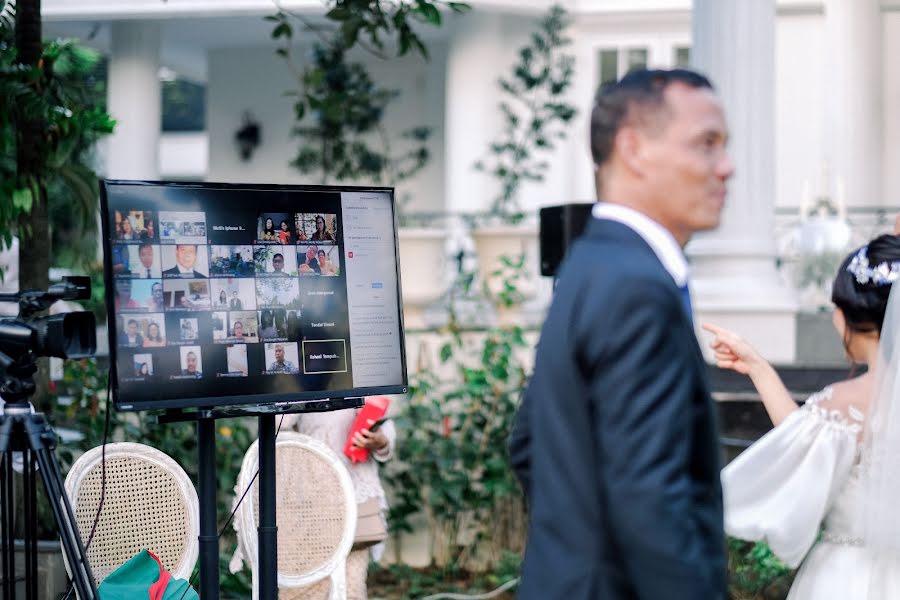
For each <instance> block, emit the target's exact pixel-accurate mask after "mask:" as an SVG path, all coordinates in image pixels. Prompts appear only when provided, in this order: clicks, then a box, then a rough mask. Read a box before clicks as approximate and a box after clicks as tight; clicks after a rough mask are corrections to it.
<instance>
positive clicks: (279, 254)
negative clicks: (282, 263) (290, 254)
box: [272, 252, 284, 262]
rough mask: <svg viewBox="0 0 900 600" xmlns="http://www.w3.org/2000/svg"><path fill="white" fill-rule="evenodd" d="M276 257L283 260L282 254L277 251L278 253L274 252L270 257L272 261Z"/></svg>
mask: <svg viewBox="0 0 900 600" xmlns="http://www.w3.org/2000/svg"><path fill="white" fill-rule="evenodd" d="M276 258H280V259H281V260H284V255H283V254H281V253H280V252H279V253H277V254H275V256H273V257H272V261H273V262H274V261H275V259H276Z"/></svg>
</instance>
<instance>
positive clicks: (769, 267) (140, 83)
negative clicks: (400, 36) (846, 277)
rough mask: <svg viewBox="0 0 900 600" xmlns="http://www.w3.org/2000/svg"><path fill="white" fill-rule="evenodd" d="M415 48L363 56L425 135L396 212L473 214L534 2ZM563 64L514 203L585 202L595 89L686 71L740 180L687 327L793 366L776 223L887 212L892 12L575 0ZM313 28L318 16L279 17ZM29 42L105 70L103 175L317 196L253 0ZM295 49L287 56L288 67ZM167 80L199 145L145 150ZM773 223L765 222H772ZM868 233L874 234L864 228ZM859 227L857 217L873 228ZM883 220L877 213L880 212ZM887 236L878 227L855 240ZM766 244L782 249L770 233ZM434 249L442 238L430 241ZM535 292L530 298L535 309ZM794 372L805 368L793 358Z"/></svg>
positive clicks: (893, 197)
mask: <svg viewBox="0 0 900 600" xmlns="http://www.w3.org/2000/svg"><path fill="white" fill-rule="evenodd" d="M471 4H472V5H473V10H472V12H470V13H469V14H467V15H463V16H452V15H447V16H446V19H445V23H444V26H443V27H441V28H440V29H437V30H434V31H424V30H423V34H424V37H425V40H426V43H427V45H428V48H429V52H430V54H431V59H430V61H428V62H426V61H424V60H422V59H421V58H419V57H412V56H410V57H404V58H400V59H392V60H390V61H382V60H379V59H377V58H374V57H371V56H368V55H365V54H363V53H360V54H358V55H357V58H358V59H359V60H360V61H361V62H365V63H367V64H368V65H369V66H370V68H371V73H372V76H373V79H375V80H376V81H377V82H378V83H379V84H381V85H384V86H385V87H388V88H395V89H398V90H400V91H401V95H400V97H399V99H398V100H397V101H395V102H394V103H393V104H392V105H391V106H390V108H389V109H388V112H387V115H386V125H387V128H388V130H389V131H400V130H403V129H407V128H409V127H411V126H417V125H425V126H428V127H430V128H431V129H432V137H431V141H430V145H429V147H430V151H431V157H432V158H431V161H430V163H429V165H428V166H427V167H426V168H425V169H424V170H423V171H422V172H421V173H419V174H418V175H417V176H416V177H415V178H414V179H412V180H410V181H407V182H403V183H402V184H401V185H400V186H399V187H398V192H399V195H406V194H408V195H409V197H410V199H411V201H410V204H409V206H408V207H407V210H408V211H412V212H416V211H423V212H438V213H464V212H479V211H484V210H486V209H487V207H488V205H489V203H490V200H491V198H492V197H493V195H494V192H495V191H496V189H497V184H496V183H495V182H494V181H492V180H491V179H490V178H489V177H487V176H486V175H484V174H481V173H478V172H476V171H475V170H474V169H473V163H474V162H475V161H476V160H478V159H479V158H484V157H485V156H486V154H487V152H488V146H489V143H490V142H491V141H492V140H493V139H494V138H495V137H496V136H497V135H498V134H499V132H500V128H501V126H502V115H501V113H500V111H499V110H498V107H497V103H498V101H499V93H498V88H497V85H496V80H497V78H498V77H499V76H502V75H506V74H507V73H508V72H509V70H510V67H511V65H512V63H513V62H514V60H515V57H516V52H517V50H518V49H519V48H520V47H521V46H522V45H523V44H524V43H526V42H527V39H528V35H529V33H530V31H531V30H532V29H533V27H534V24H535V22H536V20H537V18H538V17H539V16H540V15H541V14H542V13H543V12H544V11H545V10H546V9H547V8H549V6H550V4H551V3H550V2H548V1H545V0H529V1H527V2H514V1H512V0H489V1H479V0H472V1H471ZM562 4H563V6H564V7H565V8H566V9H567V10H568V11H569V12H570V14H571V17H572V26H571V28H570V31H569V34H570V37H571V38H572V40H573V44H572V46H571V47H570V52H571V53H572V54H574V55H575V57H576V75H575V84H574V87H573V89H572V91H571V94H570V101H571V102H572V103H573V104H574V105H576V106H577V108H578V110H579V114H578V117H577V118H576V120H575V122H574V123H573V124H572V126H571V128H570V129H569V130H568V138H567V139H566V140H564V141H563V142H561V143H560V144H558V146H557V148H556V150H555V151H554V152H553V153H552V155H550V156H548V161H549V163H550V168H549V170H548V172H547V174H546V178H545V180H544V181H543V182H540V183H528V184H526V185H525V187H524V188H523V189H522V191H521V194H520V197H519V201H520V204H521V206H522V207H523V208H525V209H527V210H530V211H535V210H536V209H538V208H539V207H541V206H546V205H552V204H561V203H567V202H578V201H580V202H585V201H591V200H593V199H594V188H593V181H594V178H593V166H592V164H591V160H590V154H589V150H588V141H587V140H588V127H587V123H588V117H589V114H590V107H591V100H592V97H593V95H594V93H595V90H596V88H597V86H598V85H599V84H600V83H601V82H602V81H606V80H610V79H615V78H617V77H619V76H621V75H622V74H624V72H625V71H626V70H627V69H629V68H631V67H634V66H641V65H648V66H651V67H672V66H675V65H685V64H688V63H690V64H694V65H696V66H697V67H698V68H700V69H701V70H703V71H705V72H707V73H708V74H710V76H711V78H712V79H713V81H714V83H715V84H716V86H717V88H718V89H719V92H720V94H721V95H722V98H723V100H724V102H725V105H726V110H727V112H728V117H729V123H730V126H731V128H732V142H731V144H732V146H731V147H732V151H733V154H734V157H735V160H736V165H737V175H736V176H735V178H734V180H733V182H732V185H731V188H730V196H729V199H728V205H727V208H726V213H725V215H724V220H723V226H722V228H721V229H720V230H719V231H718V232H714V233H711V234H706V235H702V236H698V238H697V239H696V240H694V241H693V242H692V243H691V245H690V246H689V247H688V254H689V256H690V258H691V261H692V264H693V268H694V298H695V301H694V305H695V308H696V310H697V312H698V318H697V319H696V320H697V321H698V322H699V321H701V320H704V319H712V320H715V321H716V322H719V323H721V324H723V325H726V326H733V327H735V328H737V329H738V330H740V331H742V332H745V333H746V334H747V337H748V338H749V339H750V340H751V341H753V342H755V343H756V344H757V345H758V346H759V347H760V348H761V349H762V351H763V352H764V354H765V355H766V356H767V357H768V358H770V359H772V360H774V361H776V362H780V363H791V362H794V361H796V360H798V350H797V348H798V341H797V340H798V335H801V334H800V333H798V331H797V325H796V324H797V314H798V311H801V310H802V309H803V308H804V307H805V304H804V301H803V298H802V297H800V296H799V295H798V293H797V291H796V290H795V289H794V286H792V285H791V282H790V281H788V280H786V278H785V272H784V270H781V271H779V270H777V269H776V257H777V256H779V255H780V254H781V253H783V249H784V239H783V238H784V236H783V235H782V234H781V233H779V231H780V230H779V227H780V225H779V223H782V222H784V221H785V220H787V221H788V222H790V223H792V224H798V223H799V219H800V214H801V212H805V211H807V207H808V206H809V205H811V204H812V201H813V200H815V199H816V198H818V197H828V198H830V199H831V200H832V202H833V203H834V204H835V206H838V207H840V206H842V205H843V206H845V207H848V208H849V209H850V212H851V213H852V212H854V211H856V212H857V213H859V214H865V215H868V216H867V218H869V217H872V215H878V214H881V213H878V211H877V210H876V209H878V208H881V207H886V213H885V214H887V213H891V212H896V210H894V209H893V208H891V207H898V208H900V168H896V167H895V166H894V165H895V164H898V163H900V62H898V61H896V60H893V57H894V56H898V55H900V0H778V1H777V2H776V1H775V0H753V1H752V2H747V1H746V0H695V1H694V2H693V3H691V2H690V1H689V0H572V1H569V2H563V3H562ZM281 6H283V7H284V8H286V9H289V10H291V11H297V12H301V13H304V14H306V15H308V16H310V17H312V18H316V16H317V15H321V13H322V12H323V11H322V4H321V3H320V2H318V1H317V0H293V1H287V0H286V1H285V2H282V3H281ZM43 11H44V23H45V34H46V35H75V36H78V37H81V38H82V39H83V40H85V42H86V43H88V44H90V45H95V46H96V47H98V48H100V49H101V50H103V51H104V52H106V53H108V56H109V61H110V62H109V110H110V112H111V113H112V115H113V117H114V118H115V119H116V120H117V121H118V126H117V130H116V134H115V135H114V136H113V138H112V139H111V140H110V142H109V144H108V147H107V148H106V156H107V162H106V173H105V175H106V176H109V177H116V178H138V179H157V178H177V179H198V180H207V181H225V182H265V183H318V181H315V180H313V179H311V178H310V177H308V176H305V175H303V174H301V173H299V172H298V171H296V170H295V169H293V168H292V167H290V166H289V162H290V160H291V159H292V158H293V156H294V153H295V151H296V148H297V145H298V144H297V140H296V139H295V138H292V136H291V128H292V127H293V125H294V123H293V118H292V108H291V107H292V101H291V98H289V97H286V96H284V94H283V92H285V91H287V90H290V89H296V81H295V80H294V79H293V75H292V74H291V71H290V70H289V69H288V67H287V66H286V64H285V63H284V61H283V60H282V59H281V58H279V57H278V56H276V55H275V52H274V51H275V49H276V47H277V46H276V42H274V41H273V40H272V39H271V37H270V32H271V23H267V22H264V21H263V19H262V17H263V16H265V15H268V14H272V13H274V12H275V11H276V7H275V4H273V3H271V2H268V1H265V0H218V1H216V2H213V1H212V0H168V1H167V2H161V1H160V0H89V1H87V2H85V1H84V0H44V1H43ZM309 43H310V39H309V38H308V37H300V38H299V39H297V40H296V47H297V51H296V52H295V54H296V55H297V56H300V57H302V56H304V54H303V48H304V47H308V45H309ZM161 67H166V68H168V69H170V70H172V71H174V72H176V73H178V74H179V75H181V76H183V77H185V78H187V79H190V80H193V81H197V82H201V83H203V84H204V85H205V86H206V98H207V101H206V131H205V132H201V133H198V134H191V135H180V136H176V135H171V134H165V135H161V133H160V128H159V123H160V110H161V108H160V102H159V98H160V87H159V86H160V84H159V77H158V73H159V71H160V68H161ZM245 113H249V114H250V115H252V117H253V118H254V119H255V120H256V121H257V122H258V123H259V124H260V125H261V131H262V143H261V145H260V147H259V148H258V149H257V150H256V151H255V153H254V154H253V155H252V158H251V159H250V160H248V161H244V160H242V159H241V158H240V156H239V154H238V151H237V148H236V145H235V143H234V135H235V132H236V130H237V129H238V128H239V127H240V126H241V123H242V118H243V115H244V114H245ZM779 215H780V216H779ZM872 218H874V217H872ZM870 221H871V219H870ZM890 222H891V223H892V222H893V214H890ZM878 227H881V228H882V229H884V228H885V227H886V228H887V229H890V227H889V226H885V225H884V223H883V222H879V223H875V225H872V226H871V227H869V229H866V230H865V231H864V232H857V233H856V236H857V237H858V238H862V239H864V238H865V237H868V235H869V234H870V233H871V231H870V230H872V228H875V229H877V228H878ZM782 233H783V232H782ZM441 239H443V238H441ZM546 298H547V294H546V293H544V295H539V301H546ZM801 358H802V357H801Z"/></svg>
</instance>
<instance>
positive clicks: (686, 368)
mask: <svg viewBox="0 0 900 600" xmlns="http://www.w3.org/2000/svg"><path fill="white" fill-rule="evenodd" d="M717 438H718V433H717V426H716V422H715V413H714V407H713V404H712V400H711V397H710V393H709V389H708V385H707V382H706V375H705V363H704V361H703V357H702V355H701V353H700V348H699V346H698V345H697V339H696V337H695V335H694V331H693V328H692V325H691V322H690V319H689V318H688V316H687V314H686V311H685V309H684V305H683V303H682V300H681V297H680V295H679V291H678V288H677V287H676V285H675V283H674V282H673V280H672V277H671V276H670V275H669V273H668V272H667V271H666V270H665V268H664V267H663V266H662V264H661V263H660V262H659V259H658V258H657V257H656V255H655V254H654V252H653V250H652V249H651V248H650V247H649V246H648V245H647V243H646V242H645V241H644V240H643V239H642V238H641V237H640V236H639V235H638V234H637V233H636V232H634V231H633V230H631V229H630V228H628V227H626V226H625V225H622V224H620V223H616V222H613V221H607V220H597V219H591V221H590V223H589V224H588V226H587V228H586V230H585V234H584V235H583V237H582V238H581V239H580V240H579V241H577V242H576V243H575V244H574V245H573V247H572V250H571V253H570V256H569V257H568V258H567V259H566V261H565V263H564V265H563V266H562V268H561V271H560V276H559V282H558V285H557V289H556V295H555V297H554V299H553V304H552V305H551V307H550V311H549V314H548V316H547V320H546V322H545V323H544V327H543V331H542V333H541V339H540V343H539V344H538V349H537V357H536V361H535V368H534V375H533V376H532V378H531V381H530V382H529V385H528V388H527V390H526V392H525V395H524V397H523V401H522V406H521V408H520V409H519V413H518V414H517V415H516V420H515V423H514V425H513V433H512V438H511V440H510V455H511V460H512V463H513V467H514V468H515V470H516V473H517V475H518V476H519V478H520V481H521V482H522V484H523V487H524V489H525V491H526V495H527V498H528V504H529V518H530V523H529V530H528V546H527V548H526V551H525V559H524V563H523V567H522V583H521V587H520V590H519V596H518V597H519V598H520V600H532V599H540V600H631V599H641V600H719V599H721V598H724V597H725V589H726V580H725V547H724V534H723V530H722V492H721V486H720V483H719V457H718V452H719V450H718V439H717Z"/></svg>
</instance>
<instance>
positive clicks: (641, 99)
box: [591, 69, 713, 166]
mask: <svg viewBox="0 0 900 600" xmlns="http://www.w3.org/2000/svg"><path fill="white" fill-rule="evenodd" d="M673 83H682V84H684V85H687V86H689V87H692V88H708V89H710V90H711V89H713V86H712V84H711V83H710V82H709V79H707V78H706V77H704V76H703V75H701V74H700V73H697V72H695V71H691V70H689V69H672V70H665V69H639V70H636V71H631V72H630V73H628V74H627V75H625V76H624V77H623V78H622V79H620V80H619V81H615V82H611V83H607V84H604V85H603V86H601V88H600V90H599V91H598V92H597V97H596V98H595V99H594V108H593V111H592V112H591V155H592V156H593V158H594V164H595V165H597V166H601V165H603V164H604V163H605V162H606V161H607V160H609V157H610V156H611V155H612V149H613V142H614V140H615V138H616V134H617V133H618V132H619V130H620V129H621V128H622V127H623V125H625V124H627V123H629V122H631V121H632V120H634V119H647V118H653V117H657V118H659V117H665V116H666V109H667V106H666V100H665V97H664V93H665V91H666V88H667V87H669V86H670V85H671V84H673Z"/></svg>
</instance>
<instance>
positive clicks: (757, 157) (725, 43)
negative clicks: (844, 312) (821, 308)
mask: <svg viewBox="0 0 900 600" xmlns="http://www.w3.org/2000/svg"><path fill="white" fill-rule="evenodd" d="M693 19H694V26H693V29H694V46H693V50H692V52H691V57H692V61H693V63H694V65H695V67H696V68H697V69H698V70H700V71H701V72H703V73H705V74H707V75H708V76H709V77H710V79H711V80H712V82H713V85H714V86H715V88H716V91H717V93H718V96H719V98H720V99H721V100H722V103H723V105H724V107H725V113H726V118H727V120H728V125H729V129H730V133H731V142H730V146H729V151H730V153H731V156H732V159H733V160H734V162H735V167H736V171H735V175H734V177H733V178H732V179H731V181H730V182H729V186H728V198H727V199H726V205H725V210H724V211H723V214H722V224H721V226H720V227H719V229H717V230H716V231H713V232H709V233H705V234H700V235H697V236H696V237H695V238H694V240H693V241H692V242H691V243H690V245H689V246H688V248H687V252H688V256H689V258H690V260H691V263H692V269H693V273H692V282H693V283H692V286H693V294H694V305H695V306H696V309H697V313H698V318H697V319H696V321H697V322H698V323H699V322H702V321H704V320H709V321H713V322H716V323H719V324H722V325H724V326H726V327H732V328H734V329H736V330H737V331H738V332H739V333H741V334H742V335H743V336H745V337H746V338H747V339H748V340H749V341H750V342H751V343H753V344H754V345H756V347H757V348H759V349H760V351H761V352H762V353H763V355H764V356H766V357H767V358H768V359H769V360H772V361H775V362H791V361H793V360H794V357H795V348H796V340H795V331H796V323H795V313H796V301H795V299H794V294H793V292H792V291H791V290H789V289H788V288H787V287H786V286H785V285H784V283H783V282H782V281H781V279H780V276H779V274H778V272H777V270H776V268H775V240H774V236H773V231H774V202H775V164H776V163H775V135H774V124H775V120H774V107H775V94H774V68H775V60H774V52H775V2H774V0H753V1H752V2H747V1H746V0H694V12H693Z"/></svg>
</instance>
